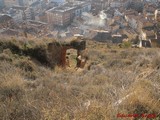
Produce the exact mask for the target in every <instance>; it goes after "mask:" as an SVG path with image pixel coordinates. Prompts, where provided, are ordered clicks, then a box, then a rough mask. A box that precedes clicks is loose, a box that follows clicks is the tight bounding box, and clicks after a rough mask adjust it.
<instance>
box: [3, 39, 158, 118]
mask: <svg viewBox="0 0 160 120" xmlns="http://www.w3.org/2000/svg"><path fill="white" fill-rule="evenodd" d="M51 41H52V40H51ZM49 42H50V40H47V39H41V40H27V42H26V41H25V42H24V41H23V40H18V39H15V38H2V37H1V38H0V119H1V120H23V119H24V120H73V119H74V120H117V119H121V118H122V117H124V119H133V120H134V119H135V120H138V119H144V120H145V119H149V117H148V118H147V116H149V115H150V114H151V115H152V117H155V118H154V119H155V120H159V119H160V116H159V113H160V53H159V48H146V49H144V48H142V49H138V48H118V47H116V46H115V45H109V44H106V43H98V42H93V41H89V40H86V42H87V49H86V54H87V56H88V61H87V63H86V65H85V68H84V69H78V70H77V69H75V68H74V67H72V66H71V67H68V68H66V69H63V68H60V67H58V66H55V68H54V69H52V68H50V67H49V65H47V61H45V57H44V56H45V52H44V51H45V49H46V44H47V43H49ZM24 51H25V52H24ZM40 51H41V53H43V54H41V55H42V56H40V57H39V54H40V53H39V52H40ZM37 56H38V57H37ZM70 59H71V62H72V63H71V64H74V62H75V59H76V58H75V56H74V54H73V55H71V58H70ZM122 114H124V116H123V115H122ZM136 114H138V115H139V116H138V117H135V116H134V115H136ZM142 114H145V115H144V116H142ZM153 115H155V116H153ZM150 117H151V116H150Z"/></svg>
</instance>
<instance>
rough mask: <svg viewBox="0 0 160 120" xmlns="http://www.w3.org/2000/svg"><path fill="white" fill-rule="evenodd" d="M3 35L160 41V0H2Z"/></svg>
mask: <svg viewBox="0 0 160 120" xmlns="http://www.w3.org/2000/svg"><path fill="white" fill-rule="evenodd" d="M0 28H1V29H0V34H1V35H7V36H15V37H19V36H22V37H26V38H27V37H28V36H32V37H38V38H39V37H49V38H55V39H59V40H66V39H68V38H70V37H72V36H83V37H85V38H88V39H93V40H96V41H101V42H112V43H122V42H124V41H131V42H132V43H133V45H132V46H133V47H142V46H144V47H158V46H159V44H160V41H159V39H160V1H159V0H141V1H139V0H101V1H99V0H81V1H77V0H32V1H31V0H0Z"/></svg>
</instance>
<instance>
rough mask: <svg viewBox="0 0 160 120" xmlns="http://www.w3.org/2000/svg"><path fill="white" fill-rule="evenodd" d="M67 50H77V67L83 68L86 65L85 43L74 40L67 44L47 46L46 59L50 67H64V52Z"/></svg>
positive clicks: (56, 43)
mask: <svg viewBox="0 0 160 120" xmlns="http://www.w3.org/2000/svg"><path fill="white" fill-rule="evenodd" d="M67 49H76V50H77V65H76V66H77V67H81V68H83V67H84V65H85V63H86V59H85V58H86V57H85V56H84V52H85V49H86V41H84V40H74V41H71V42H69V43H58V42H53V43H50V44H49V45H48V59H49V62H50V65H51V66H52V67H54V66H55V65H58V66H61V67H66V64H67V63H66V51H67Z"/></svg>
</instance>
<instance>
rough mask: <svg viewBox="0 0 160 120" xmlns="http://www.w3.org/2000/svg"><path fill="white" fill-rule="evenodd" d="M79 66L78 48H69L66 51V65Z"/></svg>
mask: <svg viewBox="0 0 160 120" xmlns="http://www.w3.org/2000/svg"><path fill="white" fill-rule="evenodd" d="M76 66H77V50H76V49H68V50H67V52H66V67H70V68H75V67H76Z"/></svg>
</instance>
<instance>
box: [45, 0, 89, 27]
mask: <svg viewBox="0 0 160 120" xmlns="http://www.w3.org/2000/svg"><path fill="white" fill-rule="evenodd" d="M90 10H91V4H89V3H87V2H81V1H78V2H73V3H67V4H64V5H62V6H59V7H54V8H52V9H50V10H48V11H46V14H47V19H48V23H49V24H52V25H54V26H67V25H69V24H70V23H71V22H72V21H73V19H74V17H80V16H81V15H82V13H83V12H89V11H90Z"/></svg>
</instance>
